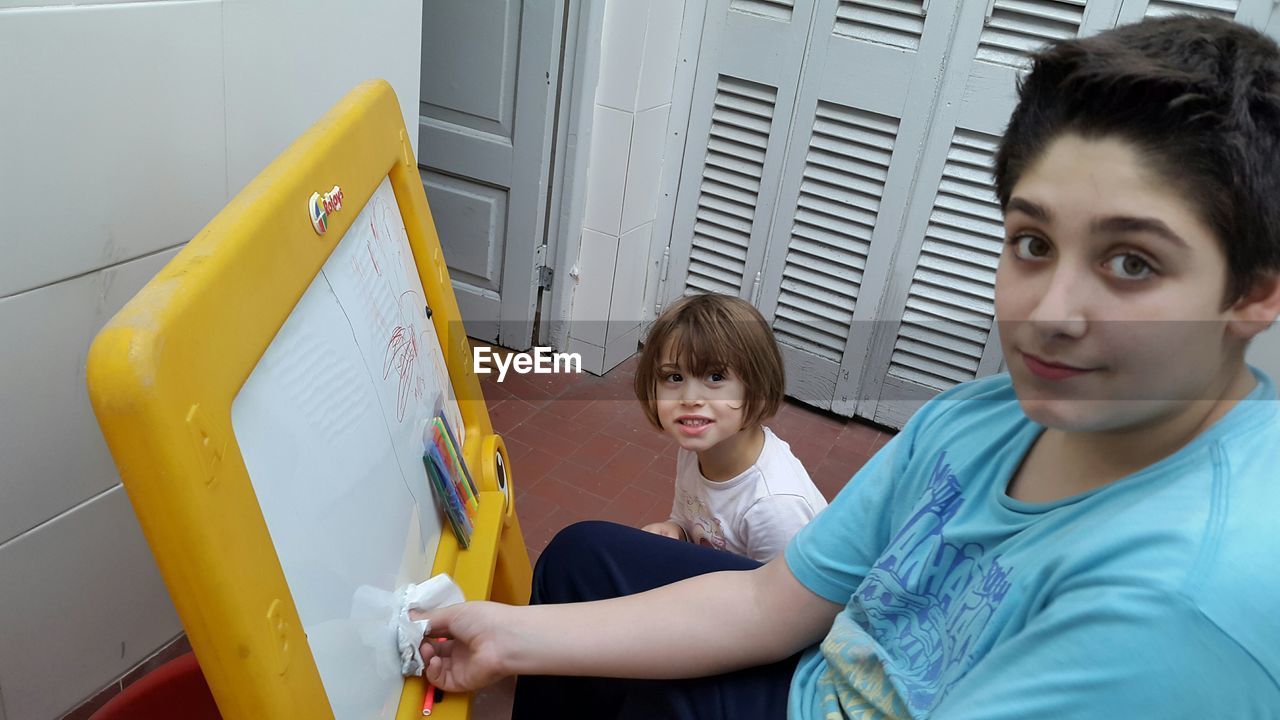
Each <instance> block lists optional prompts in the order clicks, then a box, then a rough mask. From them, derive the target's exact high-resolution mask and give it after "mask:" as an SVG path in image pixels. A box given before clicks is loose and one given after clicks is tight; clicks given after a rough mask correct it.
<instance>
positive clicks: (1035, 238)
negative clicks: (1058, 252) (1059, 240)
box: [1010, 235, 1053, 260]
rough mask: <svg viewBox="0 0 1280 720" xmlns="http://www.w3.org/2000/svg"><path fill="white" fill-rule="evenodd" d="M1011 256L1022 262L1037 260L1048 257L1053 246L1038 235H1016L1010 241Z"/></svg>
mask: <svg viewBox="0 0 1280 720" xmlns="http://www.w3.org/2000/svg"><path fill="white" fill-rule="evenodd" d="M1010 242H1011V243H1012V244H1013V254H1014V255H1015V256H1017V257H1018V258H1020V259H1022V260H1039V259H1041V258H1044V257H1048V255H1049V253H1050V251H1052V250H1053V246H1052V245H1050V244H1049V241H1048V240H1045V239H1044V238H1042V237H1040V236H1039V235H1018V236H1016V237H1014V238H1013V239H1012V240H1011V241H1010Z"/></svg>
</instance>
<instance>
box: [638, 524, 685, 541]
mask: <svg viewBox="0 0 1280 720" xmlns="http://www.w3.org/2000/svg"><path fill="white" fill-rule="evenodd" d="M641 529H642V530H644V531H645V532H651V533H653V534H655V535H662V536H664V537H669V538H671V539H673V540H684V539H685V537H684V528H682V527H680V526H679V525H677V524H675V523H673V522H671V521H670V520H667V521H666V522H656V523H649V524H648V525H645V526H644V527H643V528H641Z"/></svg>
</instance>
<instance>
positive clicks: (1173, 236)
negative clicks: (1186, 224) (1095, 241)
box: [1089, 215, 1188, 250]
mask: <svg viewBox="0 0 1280 720" xmlns="http://www.w3.org/2000/svg"><path fill="white" fill-rule="evenodd" d="M1089 229H1090V230H1092V231H1093V232H1095V233H1111V234H1120V233H1149V234H1151V235H1155V236H1156V237H1161V238H1164V239H1165V240H1168V241H1169V242H1171V243H1173V244H1174V245H1177V246H1178V247H1180V248H1182V249H1184V250H1185V249H1187V247H1188V246H1187V241H1186V240H1183V239H1182V238H1181V237H1180V236H1179V235H1178V233H1176V232H1174V231H1173V230H1172V229H1171V228H1170V227H1169V226H1168V225H1166V224H1164V222H1163V221H1161V220H1157V219H1156V218H1149V217H1131V216H1128V215H1120V216H1116V217H1109V218H1103V219H1101V220H1095V221H1094V222H1093V223H1091V224H1090V225H1089Z"/></svg>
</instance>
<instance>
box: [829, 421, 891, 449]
mask: <svg viewBox="0 0 1280 720" xmlns="http://www.w3.org/2000/svg"><path fill="white" fill-rule="evenodd" d="M882 434H883V433H882V432H881V431H880V430H877V429H876V428H873V427H871V426H870V425H863V424H862V423H859V422H850V423H847V424H845V426H844V429H843V430H841V431H840V437H839V438H838V439H837V440H836V445H835V446H836V447H841V448H845V449H847V450H850V451H853V452H860V453H864V454H865V453H870V452H871V447H872V445H873V444H874V443H875V441H876V439H877V438H879V437H880V435H882Z"/></svg>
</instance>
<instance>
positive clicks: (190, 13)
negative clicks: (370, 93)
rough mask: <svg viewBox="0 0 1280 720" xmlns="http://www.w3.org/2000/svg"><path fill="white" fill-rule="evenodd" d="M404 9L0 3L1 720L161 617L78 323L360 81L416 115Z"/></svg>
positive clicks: (125, 293) (188, 0) (28, 715)
mask: <svg viewBox="0 0 1280 720" xmlns="http://www.w3.org/2000/svg"><path fill="white" fill-rule="evenodd" d="M19 5H20V7H19ZM421 13H422V5H421V3H420V2H417V0H380V2H377V3H351V2H346V1H345V0H180V1H172V0H152V1H149V2H84V1H83V0H67V1H64V2H51V1H49V0H22V1H21V2H17V3H0V107H3V108H4V111H3V113H0V129H3V132H2V133H0V216H3V217H4V219H5V230H4V232H3V233H0V338H2V340H0V720H51V719H52V718H58V717H61V715H62V714H63V713H64V712H65V711H67V710H69V709H70V708H73V707H75V706H77V705H78V704H79V703H80V702H81V701H83V700H84V699H86V698H87V697H89V696H91V695H93V694H94V693H96V692H97V691H98V690H99V689H101V688H103V687H105V686H107V685H108V684H109V683H111V682H112V681H113V680H114V679H116V678H118V677H119V676H120V675H121V674H123V673H124V672H125V671H127V670H128V669H130V668H131V667H132V666H133V665H134V664H136V663H137V662H138V661H140V660H142V659H144V658H146V657H148V656H149V655H150V654H151V653H152V652H153V651H154V650H156V649H157V648H158V647H159V646H161V645H162V644H164V643H165V642H166V641H168V640H169V639H171V638H172V637H173V636H174V635H176V634H177V633H178V632H180V627H179V626H178V621H177V618H176V617H175V616H174V613H173V610H172V607H171V604H170V602H169V599H168V596H167V594H166V593H165V590H164V587H163V585H162V584H161V582H160V578H159V575H158V573H157V570H156V568H155V563H154V561H153V560H152V558H151V554H150V550H149V549H148V548H147V547H146V544H145V542H144V541H143V539H142V536H141V533H140V531H139V529H138V525H137V521H136V519H135V518H134V516H133V512H132V509H131V507H130V506H129V504H128V500H127V498H126V496H125V493H124V492H123V489H122V488H121V487H120V486H119V482H118V478H117V475H116V472H115V468H114V465H113V464H112V462H111V459H110V457H109V455H108V453H107V450H106V447H105V444H104V443H103V441H102V437H101V434H100V433H99V431H98V428H97V423H96V421H95V420H94V417H93V414H92V410H91V409H90V407H89V403H88V397H87V393H86V391H85V358H86V355H87V352H88V347H89V343H90V342H91V340H92V339H93V336H94V335H95V334H96V333H97V331H98V329H99V328H100V327H101V326H102V325H103V323H105V322H106V320H107V319H108V318H109V317H110V315H111V314H112V313H114V312H115V311H116V309H118V308H119V307H120V306H121V305H122V304H123V303H124V302H125V301H126V300H127V299H128V298H129V297H131V296H132V295H133V294H134V293H135V292H136V291H137V289H138V288H140V287H141V286H142V284H143V283H145V282H146V280H147V279H148V278H149V277H150V276H151V275H152V274H154V273H155V272H156V270H158V269H159V268H160V267H161V266H162V265H163V264H164V263H165V262H166V261H167V260H168V259H169V258H171V257H172V256H173V255H174V254H175V253H176V251H177V249H178V248H179V246H180V245H181V244H183V243H185V242H186V241H187V240H188V239H190V238H191V237H192V236H193V235H194V234H195V233H196V232H197V231H198V230H199V229H200V227H201V226H203V225H204V224H205V223H206V222H207V221H208V220H209V219H210V218H211V217H212V216H213V215H214V214H215V213H216V212H217V211H218V209H220V208H221V207H222V206H223V205H224V204H225V203H226V202H227V200H228V199H229V198H230V196H231V195H232V194H234V193H235V192H237V191H238V190H239V188H241V187H242V186H243V185H244V184H245V183H246V182H248V181H249V180H250V179H251V178H252V177H253V176H254V175H256V174H257V173H258V171H260V170H261V169H262V168H263V167H264V166H265V165H266V164H267V163H268V162H269V161H270V160H271V159H272V158H273V157H274V156H275V155H276V154H278V153H279V152H280V151H281V150H283V149H284V148H285V147H286V146H287V144H288V143H289V142H290V141H291V140H292V139H293V138H294V137H296V136H297V135H298V134H300V133H301V132H302V131H303V130H305V129H306V128H307V127H308V126H309V125H310V124H311V123H312V122H314V121H315V120H316V119H318V117H319V116H320V115H321V114H322V113H323V112H324V111H325V110H327V109H328V107H329V106H331V105H332V104H333V102H335V101H336V100H337V99H338V98H340V97H341V96H342V95H343V94H344V93H345V92H346V91H347V90H349V89H350V88H351V87H352V86H353V85H355V84H356V83H357V82H359V81H361V80H364V79H368V78H372V77H383V78H386V79H387V80H389V81H390V82H391V84H392V86H393V87H394V88H395V89H396V91H397V94H398V95H399V97H400V102H401V106H402V108H403V109H404V114H405V118H406V124H407V125H408V126H409V127H410V128H412V127H415V126H416V124H417V105H418V88H419V82H418V80H419V77H418V76H419V72H420V65H419V53H420V41H421V22H422V14H421ZM410 139H411V140H412V141H416V133H410ZM601 357H603V355H601Z"/></svg>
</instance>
